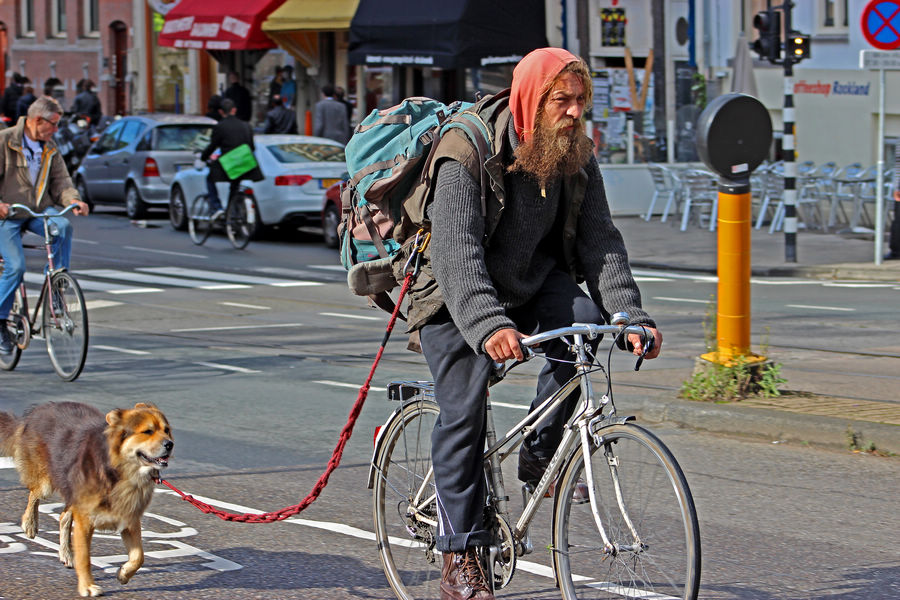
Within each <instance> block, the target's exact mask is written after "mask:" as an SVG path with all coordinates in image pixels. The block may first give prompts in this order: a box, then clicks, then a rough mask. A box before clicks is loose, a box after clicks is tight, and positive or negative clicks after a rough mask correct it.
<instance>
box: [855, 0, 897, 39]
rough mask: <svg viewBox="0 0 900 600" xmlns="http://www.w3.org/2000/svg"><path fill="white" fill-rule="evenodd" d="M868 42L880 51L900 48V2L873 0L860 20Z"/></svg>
mask: <svg viewBox="0 0 900 600" xmlns="http://www.w3.org/2000/svg"><path fill="white" fill-rule="evenodd" d="M860 25H861V26H862V32H863V35H864V36H865V37H866V40H868V42H869V43H870V44H872V45H873V46H875V47H876V48H878V49H880V50H896V49H897V48H900V1H897V0H872V2H869V4H868V5H866V8H865V9H863V14H862V19H860Z"/></svg>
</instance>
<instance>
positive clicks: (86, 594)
mask: <svg viewBox="0 0 900 600" xmlns="http://www.w3.org/2000/svg"><path fill="white" fill-rule="evenodd" d="M78 595H79V596H81V597H82V598H96V597H97V596H102V595H103V590H102V589H101V588H100V586H99V585H97V584H91V585H89V586H87V587H81V586H80V585H79V586H78Z"/></svg>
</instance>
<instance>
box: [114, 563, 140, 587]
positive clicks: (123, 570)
mask: <svg viewBox="0 0 900 600" xmlns="http://www.w3.org/2000/svg"><path fill="white" fill-rule="evenodd" d="M136 571H137V567H129V565H128V563H125V564H124V565H122V566H121V567H119V570H118V571H117V572H116V579H118V580H119V583H123V584H124V583H128V582H129V581H131V578H132V577H133V576H134V574H135V572H136Z"/></svg>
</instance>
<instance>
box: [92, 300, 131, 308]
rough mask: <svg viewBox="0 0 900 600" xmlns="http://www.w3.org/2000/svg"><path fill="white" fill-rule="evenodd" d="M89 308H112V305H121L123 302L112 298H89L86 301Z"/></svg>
mask: <svg viewBox="0 0 900 600" xmlns="http://www.w3.org/2000/svg"><path fill="white" fill-rule="evenodd" d="M84 305H85V307H87V309H88V310H96V309H98V308H110V307H111V306H121V305H122V303H121V302H114V301H112V300H88V301H86V302H85V303H84Z"/></svg>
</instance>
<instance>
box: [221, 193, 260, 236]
mask: <svg viewBox="0 0 900 600" xmlns="http://www.w3.org/2000/svg"><path fill="white" fill-rule="evenodd" d="M225 233H227V234H228V239H229V240H231V245H232V246H234V247H235V248H236V249H237V250H243V249H244V248H246V247H247V244H248V243H249V242H250V240H251V238H253V236H254V234H255V233H256V207H255V206H254V202H253V198H252V197H250V196H248V195H247V194H243V193H240V192H238V193H237V194H235V195H233V196H232V197H231V199H230V200H229V201H228V208H227V209H226V211H225Z"/></svg>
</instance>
